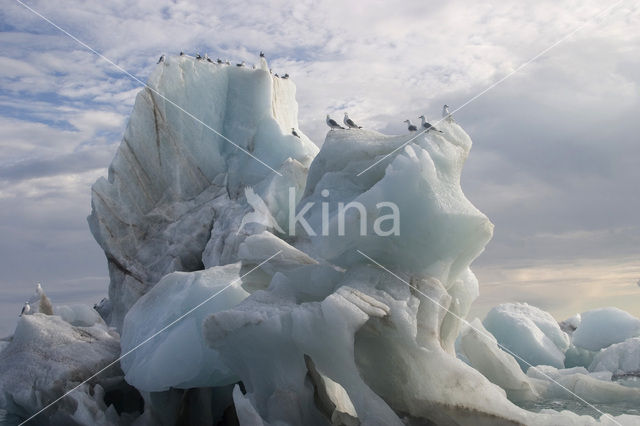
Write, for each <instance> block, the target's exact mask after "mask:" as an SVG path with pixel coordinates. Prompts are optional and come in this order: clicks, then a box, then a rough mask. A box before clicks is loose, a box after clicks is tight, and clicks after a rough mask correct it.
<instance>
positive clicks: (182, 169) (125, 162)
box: [89, 56, 317, 328]
mask: <svg viewBox="0 0 640 426" xmlns="http://www.w3.org/2000/svg"><path fill="white" fill-rule="evenodd" d="M266 66H267V65H266V62H264V61H263V63H262V66H261V69H256V70H251V69H248V68H238V67H228V66H221V65H213V64H211V63H209V62H206V61H194V60H193V59H192V58H188V57H185V56H183V57H172V58H167V60H166V61H164V62H162V63H161V64H160V65H159V66H158V67H157V68H156V69H155V71H154V72H153V73H152V75H151V76H150V77H149V81H148V85H149V87H150V88H152V89H153V90H151V89H149V88H145V89H144V90H142V91H141V92H140V93H139V94H138V96H137V98H136V103H135V106H134V108H133V112H132V113H131V118H130V120H129V125H128V127H127V130H126V132H125V134H124V137H123V141H122V144H121V145H120V148H119V149H118V152H117V153H116V157H115V159H114V160H113V163H112V164H111V166H110V168H109V177H108V179H99V180H98V181H97V182H96V183H95V184H94V186H93V188H92V206H93V211H92V213H91V216H90V217H89V224H90V227H91V231H92V233H93V235H94V236H95V238H96V240H97V241H98V243H99V244H100V246H101V247H102V248H103V249H104V251H105V254H106V256H107V259H108V263H109V274H110V276H111V284H110V287H109V298H110V300H111V302H112V304H113V310H112V312H111V316H112V318H110V323H111V324H113V325H115V326H117V327H118V328H120V326H121V324H122V321H123V319H124V315H125V314H126V312H127V311H128V310H129V308H130V307H131V306H132V305H133V303H135V301H136V300H138V298H139V297H140V296H142V295H143V294H145V293H146V292H147V291H148V290H149V289H150V288H151V287H152V286H153V285H154V284H156V283H157V282H158V281H159V280H160V278H162V277H163V276H164V275H166V274H168V273H170V272H173V271H195V270H199V269H202V268H203V263H204V264H206V266H215V265H217V264H226V263H230V262H234V261H235V255H236V250H237V246H238V244H239V243H240V242H241V238H236V236H235V233H236V231H237V226H238V224H239V221H240V220H241V219H242V216H243V214H244V213H245V210H247V209H248V205H247V203H246V201H245V200H244V197H242V195H243V188H244V187H245V186H258V185H262V187H261V189H262V192H260V193H259V195H261V196H262V198H263V199H265V200H272V199H273V200H277V197H278V194H275V193H272V192H270V191H273V190H274V188H273V187H274V185H270V182H271V181H274V180H275V181H277V182H278V183H279V184H280V186H281V187H283V188H285V187H287V186H289V181H290V180H291V179H295V178H296V166H297V168H300V169H304V168H305V167H306V166H308V165H309V163H310V162H311V160H312V158H313V157H314V156H315V154H316V153H317V148H316V146H315V145H314V144H313V143H312V142H311V141H310V140H309V139H308V138H307V137H306V136H305V135H304V134H303V133H300V136H301V138H297V137H295V136H293V135H291V134H290V132H289V131H286V130H288V129H290V128H291V127H296V128H297V121H298V119H297V104H296V101H295V86H294V84H293V83H292V82H291V81H290V80H282V79H274V78H272V76H271V75H270V74H269V72H268V71H267V70H266V69H267V68H266ZM158 93H161V94H162V96H163V97H161V96H159V95H158ZM169 101H171V102H173V104H172V103H170V102H169ZM174 104H176V105H179V106H181V108H182V109H180V108H177V107H176V106H175V105H174ZM188 114H191V116H190V115H188ZM194 117H195V118H194ZM196 119H197V120H200V121H197V120H196ZM202 123H206V125H207V126H209V127H210V128H211V129H214V130H216V131H217V132H218V133H221V134H223V135H224V136H225V138H226V139H224V138H222V137H220V136H219V135H218V134H216V133H214V132H213V131H212V130H210V129H209V128H207V127H205V126H204V125H203V124H202ZM227 139H228V140H231V141H232V142H233V144H232V143H231V142H229V141H228V140H227ZM234 144H235V145H237V146H239V147H241V148H242V149H243V150H245V151H246V152H248V153H250V154H252V155H253V156H255V157H256V158H259V159H260V160H261V161H262V162H264V163H266V164H267V165H268V166H269V167H271V168H273V169H280V168H282V169H283V171H281V172H280V174H281V175H282V176H279V175H277V174H275V173H274V172H273V171H272V170H270V169H269V168H268V167H267V166H265V165H264V164H261V163H260V162H258V161H256V160H255V159H254V158H251V157H250V156H249V155H247V153H246V152H243V151H242V150H240V149H239V148H238V147H237V146H235V145H234ZM276 190H277V188H276ZM274 210H275V209H274ZM236 222H238V223H236ZM205 249H207V256H206V259H203V252H205Z"/></svg>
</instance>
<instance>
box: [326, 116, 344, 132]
mask: <svg viewBox="0 0 640 426" xmlns="http://www.w3.org/2000/svg"><path fill="white" fill-rule="evenodd" d="M327 126H329V127H331V130H333V129H344V127H342V126H341V125H339V124H338V123H337V122H336V120H334V119H333V118H331V117H329V114H327Z"/></svg>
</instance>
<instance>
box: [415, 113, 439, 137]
mask: <svg viewBox="0 0 640 426" xmlns="http://www.w3.org/2000/svg"><path fill="white" fill-rule="evenodd" d="M418 118H419V119H421V120H422V127H424V128H425V129H427V132H428V131H429V130H434V131H436V132H439V133H443V132H442V130H438V129H436V128H435V127H433V126H432V125H431V124H430V123H427V119H426V118H424V115H421V116H420V117H418Z"/></svg>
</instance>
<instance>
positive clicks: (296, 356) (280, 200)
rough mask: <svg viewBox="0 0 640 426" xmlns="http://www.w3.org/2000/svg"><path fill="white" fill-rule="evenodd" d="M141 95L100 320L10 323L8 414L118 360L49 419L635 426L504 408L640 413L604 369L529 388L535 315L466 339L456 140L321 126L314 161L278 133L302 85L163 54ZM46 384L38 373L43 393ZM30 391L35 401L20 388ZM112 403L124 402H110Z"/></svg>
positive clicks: (111, 208)
mask: <svg viewBox="0 0 640 426" xmlns="http://www.w3.org/2000/svg"><path fill="white" fill-rule="evenodd" d="M149 85H150V87H151V89H149V88H146V89H144V90H143V91H142V92H140V94H139V95H138V97H137V99H136V104H135V107H134V110H133V113H132V115H131V119H130V122H129V125H128V127H127V130H126V132H125V135H124V138H123V141H122V144H121V145H120V148H119V149H118V152H117V154H116V157H115V159H114V160H113V163H112V164H111V167H110V168H109V176H108V178H107V179H100V180H98V181H97V182H96V183H95V185H94V186H93V189H92V191H93V192H92V205H93V211H92V214H91V216H90V217H89V224H90V227H91V231H92V232H93V234H94V236H95V238H96V240H97V241H98V243H99V244H100V245H101V247H102V248H103V249H104V251H105V254H106V257H107V260H108V265H109V273H110V277H111V283H110V286H109V298H108V300H103V301H102V302H100V303H99V304H98V305H96V307H95V310H96V312H98V313H99V315H98V314H96V313H95V312H93V311H87V310H86V309H84V308H79V307H59V308H56V310H55V313H56V314H57V315H53V316H45V315H42V314H35V315H32V316H28V317H25V318H23V319H21V320H20V323H19V326H18V329H17V330H16V334H15V335H14V337H13V339H12V340H11V342H10V343H8V345H7V346H6V347H5V348H4V349H3V350H2V352H0V360H2V361H3V362H2V363H0V377H2V382H1V383H2V385H1V386H2V388H1V389H2V393H1V394H0V395H2V396H1V398H3V399H2V400H0V402H2V406H3V407H5V406H8V407H11V409H12V410H13V411H17V412H18V414H19V415H21V416H22V417H25V416H27V415H29V414H30V413H32V412H33V411H35V410H37V409H38V408H41V407H42V406H43V405H44V404H46V402H47V401H50V400H51V398H52V397H55V396H59V395H60V394H61V393H62V392H63V391H64V390H65V389H68V388H69V387H70V386H72V385H73V384H74V383H76V382H77V381H78V380H79V379H80V378H82V377H87V376H89V375H90V374H92V373H93V372H95V371H96V370H98V369H99V368H100V366H103V365H105V364H106V363H108V362H111V361H112V360H113V359H115V358H116V357H117V356H118V354H120V355H121V356H122V359H121V361H120V367H121V368H122V371H120V369H119V368H117V367H115V366H114V368H113V370H109V371H108V372H107V373H106V375H105V377H102V378H100V379H97V380H96V381H90V382H89V383H87V384H84V385H82V386H81V387H80V388H79V389H78V391H76V393H74V394H72V395H73V396H71V397H70V398H73V401H75V402H73V403H71V404H68V405H63V404H62V403H60V406H59V408H58V409H57V413H58V414H57V415H59V416H61V417H60V419H61V422H66V423H68V424H71V423H73V422H75V423H77V424H128V423H130V422H131V421H132V420H134V419H135V424H137V425H146V424H167V425H170V424H234V423H238V422H239V423H240V424H241V425H243V426H253V425H280V426H285V425H292V426H293V425H349V426H351V425H354V426H355V425H385V426H390V425H398V426H401V425H406V424H442V425H493V424H504V425H522V424H526V425H558V424H565V425H595V424H599V425H603V424H606V425H609V424H610V425H614V424H625V425H632V424H638V418H634V417H632V416H618V417H616V418H615V419H612V418H611V417H607V416H603V417H600V418H599V419H595V418H594V417H591V416H579V415H577V414H574V413H571V412H567V411H565V412H562V413H558V412H554V411H545V412H542V413H534V412H529V411H526V410H524V409H522V408H520V407H518V406H517V405H515V404H514V403H513V402H512V401H537V400H540V399H541V398H544V397H545V396H548V395H552V396H553V397H559V396H558V395H560V394H561V392H557V393H556V392H555V390H554V389H555V388H554V387H553V386H556V385H557V383H556V382H558V381H563V380H568V382H566V385H567V386H569V387H570V388H571V389H573V391H574V392H576V393H578V394H584V395H587V396H588V397H589V398H592V399H593V400H594V401H596V400H597V401H600V400H604V399H606V398H623V400H625V401H631V402H633V403H636V402H637V401H638V394H640V390H633V389H628V388H622V386H620V385H617V384H614V383H611V382H607V381H606V380H603V378H606V377H603V376H604V375H606V374H607V373H597V374H596V373H588V372H586V370H585V371H583V370H584V369H583V370H580V371H579V372H578V371H575V372H574V373H575V374H570V375H564V374H563V373H562V370H556V369H552V370H546V371H547V372H548V374H547V375H552V376H553V377H552V378H551V379H550V378H549V377H546V376H545V377H544V378H540V377H533V376H532V375H533V373H531V374H530V375H529V376H527V375H525V374H524V373H523V371H522V370H521V368H520V367H521V366H520V365H518V363H517V361H516V360H515V359H514V358H513V357H512V356H511V355H509V354H508V353H506V352H504V351H503V350H502V349H500V347H499V346H498V342H500V343H502V344H504V345H505V346H509V345H511V346H512V347H511V349H513V350H514V351H516V352H519V353H520V354H521V355H523V356H526V357H529V358H528V359H529V360H530V361H531V362H532V363H534V364H539V363H548V364H551V365H554V366H557V367H558V368H562V367H563V360H564V352H565V351H566V350H567V349H568V348H569V347H570V341H569V336H568V335H567V334H566V333H565V332H563V331H562V330H561V329H560V328H559V326H558V324H557V323H556V322H555V321H554V320H553V318H551V316H550V315H549V314H547V313H545V312H543V311H540V310H538V309H536V308H534V307H531V306H528V305H509V306H508V307H505V306H503V307H502V308H497V309H496V310H494V311H492V313H491V314H490V316H489V317H487V319H486V320H485V323H484V326H485V327H486V328H487V329H488V330H489V331H491V332H492V333H494V335H495V336H496V338H495V339H494V338H493V337H491V335H489V334H488V333H487V330H485V329H484V328H483V325H482V324H481V323H480V322H478V321H476V322H474V323H472V326H473V327H471V326H469V327H466V328H464V330H463V331H462V333H460V332H461V330H462V329H463V325H464V323H463V321H462V318H464V317H465V316H466V315H467V313H468V311H469V308H470V306H471V303H472V302H473V301H474V299H475V298H476V297H477V296H478V281H477V279H476V277H475V275H474V274H473V272H472V271H471V269H470V267H469V266H470V264H471V262H472V261H473V260H474V259H475V258H476V257H477V256H478V255H479V254H480V253H481V252H482V250H483V249H484V246H485V245H486V244H487V242H488V241H489V240H490V238H491V236H492V231H493V225H492V224H491V222H490V221H489V219H488V218H487V217H486V216H485V215H484V214H482V213H481V212H480V211H479V210H477V209H476V208H475V207H474V206H473V205H472V204H471V202H469V200H467V198H466V197H465V196H464V193H463V191H462V188H461V186H460V175H461V173H462V168H463V166H464V163H465V160H466V158H467V156H468V154H469V151H470V149H471V139H470V138H469V136H468V135H467V134H466V133H465V132H464V130H463V129H462V128H461V127H460V126H459V125H458V124H457V123H456V122H454V121H444V122H442V123H440V124H439V125H438V128H439V129H440V130H441V131H442V133H437V134H436V133H433V134H432V133H429V134H420V135H415V134H413V135H401V136H387V135H383V134H381V133H378V132H375V131H372V130H366V129H354V130H333V131H330V132H329V133H328V135H327V137H326V140H325V141H324V144H323V146H322V149H321V150H320V151H319V152H318V149H317V148H316V147H315V145H314V144H313V143H312V142H311V141H310V140H309V139H308V138H307V137H306V136H305V135H304V134H303V133H302V132H301V131H300V130H297V133H298V134H299V135H300V136H301V137H300V138H298V137H295V136H293V135H291V132H290V129H291V128H296V129H298V123H297V104H296V102H295V98H294V95H295V86H294V84H293V82H292V81H291V80H290V79H287V80H283V79H279V78H275V77H274V76H272V75H271V74H270V73H269V71H268V66H267V64H266V62H265V61H264V59H261V63H260V66H259V67H258V68H257V69H250V68H248V67H229V66H225V65H224V64H214V63H210V62H207V61H206V60H195V59H193V58H190V57H186V56H180V57H167V58H166V59H165V60H164V61H163V62H160V63H159V64H158V66H157V68H156V70H155V71H154V72H153V74H152V75H151V77H150V78H149ZM156 91H157V92H156ZM158 93H160V94H161V95H162V96H160V95H159V94H158ZM172 102H175V104H177V105H180V106H181V108H177V107H176V106H175V105H174V104H172ZM182 108H183V109H182ZM203 122H204V123H206V125H205V124H203ZM219 133H221V134H223V135H224V137H222V136H220V134H219ZM414 136H417V137H415V139H413V140H411V141H409V139H410V138H413V137H414ZM249 154H251V155H253V156H255V157H256V158H258V159H259V160H260V161H257V160H256V159H255V158H251V155H249ZM377 161H379V164H377V165H376V166H374V167H372V168H370V169H368V170H367V171H366V172H364V173H360V172H361V171H363V170H365V169H367V168H368V167H369V166H371V165H372V164H373V163H374V162H377ZM261 162H263V163H266V165H265V164H263V163H261ZM272 169H273V170H272ZM274 170H275V171H274ZM350 203H351V204H350ZM341 205H342V207H341ZM344 206H350V207H349V208H348V209H346V210H345V209H344ZM341 209H342V210H341ZM265 260H268V262H266V263H265ZM377 262H379V263H380V264H381V265H382V266H383V268H385V269H387V271H385V270H384V269H383V268H381V267H380V266H379V265H376V263H377ZM102 318H104V319H105V321H106V323H107V324H108V325H109V326H111V327H112V328H108V327H107V325H105V324H104V323H103V320H102ZM583 323H584V321H583ZM583 323H581V324H580V326H579V327H578V328H577V330H576V333H577V332H578V331H579V330H580V328H581V327H582V326H583ZM114 330H117V331H118V332H120V334H121V339H120V342H118V334H117V333H116V332H115V331H114ZM518 333H519V334H518ZM460 334H461V337H460V339H459V340H458V344H457V347H458V350H459V351H461V352H462V353H463V354H464V357H465V358H466V360H467V361H468V364H466V363H465V362H463V361H461V360H460V359H458V358H457V357H456V348H455V342H456V338H457V337H458V336H459V335H460ZM514 334H515V337H514ZM56 342H62V343H64V344H63V345H53V343H56ZM41 347H47V348H49V347H53V348H54V349H47V350H45V351H42V350H39V348H41ZM71 354H73V355H74V356H75V358H73V359H71V356H70V355H71ZM25 356H27V357H30V358H29V359H28V360H27V361H25V358H24V357H25ZM52 359H54V360H55V361H52ZM25 363H26V364H25ZM24 365H29V366H30V368H28V369H24V368H22V369H20V368H19V367H20V366H24ZM41 368H50V369H51V371H52V374H51V375H48V376H47V377H46V378H45V380H44V381H43V382H38V380H39V376H38V375H39V372H40V369H41ZM551 368H552V367H551ZM558 371H560V372H558ZM123 374H124V378H125V379H126V381H127V382H128V383H129V384H130V385H133V386H135V388H136V389H137V391H136V392H133V393H131V389H133V388H127V387H126V386H125V385H124V384H123V381H122V375H123ZM590 374H591V375H590ZM593 374H596V376H597V377H593V376H592V375H593ZM565 377H569V379H565ZM554 378H555V379H554ZM25 381H26V382H29V383H32V382H34V383H35V385H34V387H33V388H23V389H22V390H16V389H17V386H18V384H19V383H23V382H25ZM563 383H564V382H563ZM585 384H586V385H585ZM114 388H115V389H117V390H118V392H120V393H119V394H120V395H122V394H123V393H124V392H130V393H129V394H126V395H127V396H128V398H124V400H133V401H137V403H136V404H133V406H126V404H124V403H123V399H122V398H121V399H120V400H119V401H114V395H115V394H114ZM599 392H600V393H602V394H603V395H604V396H603V395H600V394H599ZM563 395H564V396H562V398H567V395H566V394H563ZM134 396H135V397H134ZM509 399H511V401H510V400H509ZM114 407H115V408H114ZM593 414H594V416H596V417H597V414H598V413H597V412H595V411H594V413H593ZM136 416H138V417H136Z"/></svg>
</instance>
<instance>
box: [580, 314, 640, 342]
mask: <svg viewBox="0 0 640 426" xmlns="http://www.w3.org/2000/svg"><path fill="white" fill-rule="evenodd" d="M581 318H582V320H581V321H580V325H579V326H578V327H577V328H576V331H575V332H574V333H573V338H572V342H573V344H574V345H575V346H577V347H580V348H584V349H587V350H590V351H599V350H600V349H602V348H606V347H607V346H610V345H612V344H614V343H620V342H623V341H625V340H626V339H628V338H631V337H638V336H640V319H638V318H635V317H634V316H632V315H631V314H629V313H628V312H625V311H623V310H621V309H618V308H600V309H594V310H591V311H587V312H584V313H582V315H581Z"/></svg>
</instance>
